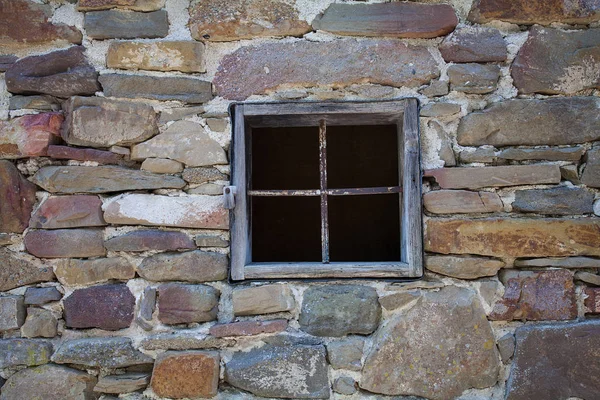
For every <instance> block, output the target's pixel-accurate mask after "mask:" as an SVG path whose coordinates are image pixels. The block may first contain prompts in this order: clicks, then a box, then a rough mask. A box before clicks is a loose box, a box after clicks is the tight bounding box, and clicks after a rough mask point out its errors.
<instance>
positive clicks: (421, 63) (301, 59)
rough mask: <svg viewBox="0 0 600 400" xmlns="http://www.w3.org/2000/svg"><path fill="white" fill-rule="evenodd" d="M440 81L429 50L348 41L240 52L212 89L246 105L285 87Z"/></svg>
mask: <svg viewBox="0 0 600 400" xmlns="http://www.w3.org/2000/svg"><path fill="white" fill-rule="evenodd" d="M282 55H285V57H283V56H282ZM323 55H327V57H323ZM316 64H319V68H318V69H315V68H314V65H316ZM266 71H268V73H267V72H266ZM438 75H439V70H438V66H437V63H436V62H435V60H434V59H433V57H432V56H431V54H430V53H429V52H428V51H427V49H426V48H425V47H417V46H409V45H405V44H404V43H401V42H399V41H397V40H392V39H364V40H356V39H344V40H336V41H332V42H308V41H301V42H295V43H283V42H282V43H266V44H262V45H257V46H246V47H242V48H240V49H239V50H236V51H235V52H233V53H232V54H229V55H226V56H225V57H224V58H223V60H222V61H221V65H220V66H219V69H218V71H217V74H216V76H215V79H214V81H213V83H214V85H215V88H216V92H217V94H218V95H219V96H223V97H224V98H226V99H231V100H243V99H245V98H247V97H249V96H250V95H252V94H261V93H265V92H268V91H272V90H276V89H277V88H278V87H280V86H281V85H284V84H285V85H301V86H307V87H310V86H316V85H333V86H335V87H344V86H349V85H351V84H353V83H376V84H381V85H386V86H396V87H400V86H409V87H415V86H419V85H422V84H425V83H428V82H429V81H430V80H431V79H432V78H436V77H438ZM238 82H244V85H239V84H238Z"/></svg>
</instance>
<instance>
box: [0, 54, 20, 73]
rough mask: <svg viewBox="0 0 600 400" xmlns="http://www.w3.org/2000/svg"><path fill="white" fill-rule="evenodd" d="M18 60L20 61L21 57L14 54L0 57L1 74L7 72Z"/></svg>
mask: <svg viewBox="0 0 600 400" xmlns="http://www.w3.org/2000/svg"><path fill="white" fill-rule="evenodd" d="M18 59H19V57H17V56H15V55H14V54H3V55H0V72H4V71H6V70H7V69H8V68H10V66H11V65H13V64H14V63H15V61H17V60H18Z"/></svg>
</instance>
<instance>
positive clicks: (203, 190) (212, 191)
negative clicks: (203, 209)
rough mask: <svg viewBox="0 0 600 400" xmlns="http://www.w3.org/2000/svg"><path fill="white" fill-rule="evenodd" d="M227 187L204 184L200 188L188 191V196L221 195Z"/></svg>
mask: <svg viewBox="0 0 600 400" xmlns="http://www.w3.org/2000/svg"><path fill="white" fill-rule="evenodd" d="M224 187H225V185H219V184H216V183H203V184H202V185H200V186H196V187H193V188H190V189H187V190H186V192H187V193H188V194H203V195H219V194H222V193H223V188H224Z"/></svg>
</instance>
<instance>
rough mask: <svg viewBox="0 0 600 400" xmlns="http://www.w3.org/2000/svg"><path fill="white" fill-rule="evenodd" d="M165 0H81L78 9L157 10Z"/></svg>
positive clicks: (162, 5)
mask: <svg viewBox="0 0 600 400" xmlns="http://www.w3.org/2000/svg"><path fill="white" fill-rule="evenodd" d="M164 5H165V0H79V1H78V2H77V10H78V11H96V10H109V9H111V8H118V9H125V10H133V11H156V10H160V9H161V8H163V7H164Z"/></svg>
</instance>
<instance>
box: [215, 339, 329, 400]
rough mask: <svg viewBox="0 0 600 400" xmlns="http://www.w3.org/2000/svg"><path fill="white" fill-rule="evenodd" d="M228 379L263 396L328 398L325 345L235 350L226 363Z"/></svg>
mask: <svg viewBox="0 0 600 400" xmlns="http://www.w3.org/2000/svg"><path fill="white" fill-rule="evenodd" d="M225 381H226V382H227V383H229V384H230V385H232V386H235V387H237V388H240V389H243V390H246V391H248V392H250V393H253V394H255V395H257V396H262V397H288V398H290V397H291V398H299V399H327V398H329V378H328V376H327V362H326V361H325V348H324V347H323V346H302V345H289V346H274V345H266V346H263V347H261V348H257V349H253V350H250V351H248V352H236V353H234V355H233V358H232V359H231V361H229V362H228V363H227V364H226V365H225Z"/></svg>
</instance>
